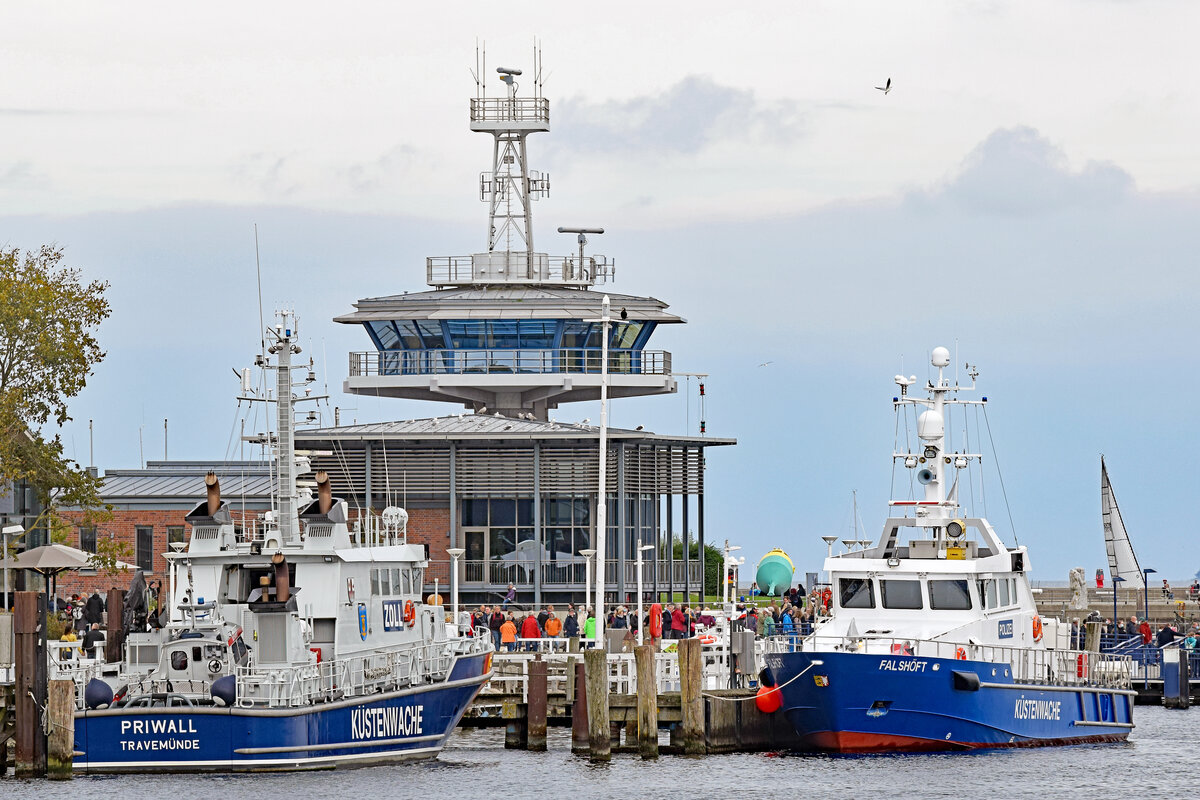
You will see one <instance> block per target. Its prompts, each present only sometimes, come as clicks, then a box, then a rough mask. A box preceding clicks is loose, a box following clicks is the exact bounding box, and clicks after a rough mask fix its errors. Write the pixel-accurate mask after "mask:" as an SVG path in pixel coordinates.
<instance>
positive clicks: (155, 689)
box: [71, 312, 492, 773]
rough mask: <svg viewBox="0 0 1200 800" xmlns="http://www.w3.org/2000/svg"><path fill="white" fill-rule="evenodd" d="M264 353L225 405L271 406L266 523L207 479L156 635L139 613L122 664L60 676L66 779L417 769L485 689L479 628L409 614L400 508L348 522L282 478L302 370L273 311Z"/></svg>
mask: <svg viewBox="0 0 1200 800" xmlns="http://www.w3.org/2000/svg"><path fill="white" fill-rule="evenodd" d="M266 342H267V345H269V348H268V350H267V353H264V354H263V355H262V357H261V358H259V364H260V366H263V367H264V368H266V369H267V370H269V371H273V372H274V373H275V383H274V386H273V389H272V390H271V391H268V390H266V389H265V388H264V389H263V390H261V391H255V390H253V389H252V388H251V386H250V380H249V371H248V370H247V371H245V372H243V378H242V390H243V395H244V397H243V398H242V399H243V400H266V401H268V402H276V407H277V411H278V413H277V415H276V416H277V425H276V431H275V432H274V433H273V434H270V435H269V436H268V437H267V441H268V442H269V443H270V445H271V446H272V448H273V450H274V454H275V465H276V468H277V473H276V479H277V480H276V494H277V497H276V502H275V509H274V510H272V511H270V512H267V513H266V514H265V515H263V516H262V517H261V518H254V519H252V518H248V517H239V516H237V515H236V513H235V509H234V508H232V507H231V504H230V503H228V502H226V501H224V500H222V499H221V496H220V486H219V484H218V482H217V479H216V476H215V475H214V474H211V473H210V474H209V476H208V478H207V479H206V484H207V498H206V500H205V501H204V502H202V503H200V504H199V505H198V506H197V507H196V508H195V510H193V511H192V512H191V513H190V514H189V515H188V517H187V522H188V523H189V524H190V526H191V537H190V541H189V542H188V544H187V546H186V549H184V548H180V549H178V550H177V551H176V552H173V553H169V554H168V558H169V560H170V562H171V583H172V587H171V591H170V597H171V598H172V602H171V614H170V620H169V622H168V624H166V625H164V626H163V627H161V628H159V629H157V630H152V629H149V628H148V626H146V625H145V623H144V622H143V621H141V620H144V619H145V615H144V614H142V615H141V616H140V619H139V621H138V622H137V623H136V624H135V625H134V626H133V628H132V630H131V631H130V632H129V633H128V636H127V639H126V641H125V651H124V652H125V659H124V661H123V662H121V663H119V664H116V665H103V664H100V663H97V662H79V663H80V666H79V667H77V668H75V669H74V671H73V673H71V674H73V675H74V677H75V680H76V683H77V689H78V691H77V696H78V698H79V707H78V711H77V712H76V715H75V750H76V756H75V760H74V766H75V769H76V770H78V771H81V772H88V773H95V772H150V771H239V770H253V771H258V770H293V769H315V768H329V767H335V766H340V765H345V764H373V763H381V762H387V761H399V760H406V759H421V758H431V757H433V756H435V755H436V754H437V753H438V752H439V751H440V750H441V748H442V747H443V745H444V744H445V742H446V739H447V737H448V736H449V734H450V733H451V731H452V730H453V729H454V727H455V726H456V725H457V723H458V722H459V720H460V719H461V717H462V715H463V713H464V711H465V710H466V709H467V706H468V705H469V704H470V702H471V701H472V699H473V698H474V697H475V695H476V694H477V693H478V691H479V689H480V688H481V686H482V685H483V683H484V682H485V681H487V679H488V678H489V677H490V674H491V659H492V646H491V640H490V638H489V637H488V636H487V635H486V631H481V632H479V633H482V634H484V635H480V636H475V635H472V634H473V633H475V632H472V631H466V632H464V633H463V635H459V632H458V631H457V630H454V629H452V628H451V627H450V626H448V625H447V624H446V621H445V609H443V608H442V607H440V606H431V605H426V604H424V603H422V601H421V590H422V587H423V585H424V571H425V569H426V567H427V566H428V564H429V561H428V554H427V552H426V550H425V547H424V546H423V545H419V544H410V543H408V541H407V537H406V531H405V522H406V519H407V515H406V514H405V513H404V511H403V510H402V509H399V508H389V509H387V510H385V511H384V512H383V514H382V515H381V516H380V517H376V516H373V515H370V514H367V515H365V516H360V517H359V518H358V519H357V520H355V521H351V520H350V519H349V516H350V515H349V509H348V506H347V503H346V502H345V501H343V500H340V499H337V498H335V497H333V494H332V490H331V487H330V484H329V480H328V478H327V476H326V475H325V474H324V473H323V472H318V473H316V475H315V476H314V477H315V480H314V481H312V482H308V483H306V482H304V481H298V476H299V475H303V474H304V473H306V472H308V470H309V467H308V461H307V459H306V458H305V457H304V456H303V455H301V454H297V453H296V451H295V447H294V440H293V432H294V426H295V420H296V417H295V413H296V412H295V406H296V404H297V402H300V401H301V400H303V399H306V396H307V395H308V393H307V392H304V393H301V392H299V391H298V390H299V389H301V388H303V387H304V386H305V382H303V381H302V382H301V383H299V384H297V383H296V382H295V381H294V379H293V372H294V371H295V370H298V369H302V370H305V371H308V369H309V365H308V364H305V365H302V366H293V362H292V356H293V355H294V354H297V353H299V352H300V348H299V346H298V344H297V342H298V335H297V331H296V319H295V316H294V314H292V313H291V312H282V313H281V314H280V315H279V317H278V321H277V324H276V325H275V326H274V327H272V328H269V329H268V330H267V339H266ZM308 374H309V382H311V381H312V375H311V372H308ZM298 395H299V397H297V396H298ZM308 399H313V398H311V397H308ZM197 489H199V487H197ZM136 580H137V579H135V583H136ZM133 600H134V602H135V603H136V598H133ZM134 616H138V615H136V614H135V615H134Z"/></svg>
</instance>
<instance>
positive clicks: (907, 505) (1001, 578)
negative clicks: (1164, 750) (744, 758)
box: [761, 347, 1134, 753]
mask: <svg viewBox="0 0 1200 800" xmlns="http://www.w3.org/2000/svg"><path fill="white" fill-rule="evenodd" d="M932 363H933V366H934V367H935V368H936V370H937V379H936V382H934V381H932V380H931V381H928V383H927V385H926V387H925V389H926V392H927V395H928V396H927V397H921V398H919V397H912V396H909V391H908V390H909V387H910V386H912V384H913V383H915V381H916V379H915V378H914V377H907V378H906V377H904V376H902V375H898V376H896V379H895V380H896V383H897V385H898V386H899V395H898V396H896V397H894V398H893V405H894V406H895V410H896V413H897V414H898V415H904V416H907V415H909V414H911V415H912V416H914V417H915V422H916V434H917V436H916V439H915V441H914V442H913V446H910V445H909V444H908V443H906V445H905V448H903V449H902V448H897V450H898V452H894V453H893V456H892V457H893V463H894V464H896V465H899V466H903V467H904V468H905V469H906V470H907V471H908V475H910V476H911V477H910V480H909V481H903V483H905V484H907V485H909V486H911V487H913V493H912V495H911V497H910V499H902V500H892V501H891V513H890V516H889V519H888V520H887V522H886V523H885V524H884V526H883V532H882V536H881V537H880V539H879V540H878V541H877V542H875V543H873V545H872V546H870V547H863V549H861V550H851V551H849V552H845V553H842V554H840V555H836V556H831V557H830V558H828V559H827V560H826V562H825V568H826V570H828V573H829V578H830V591H829V593H828V594H827V595H825V597H826V598H828V599H827V601H826V602H827V603H828V606H829V607H828V616H827V617H826V618H825V619H824V621H822V622H820V623H819V624H817V625H816V626H815V628H814V630H813V632H812V634H811V635H809V636H807V637H805V638H803V639H800V640H791V641H789V640H777V642H776V643H775V646H774V648H773V649H775V650H776V651H777V652H770V653H767V654H766V655H765V656H764V661H765V664H766V667H765V668H764V670H763V672H762V675H761V677H762V679H763V684H764V686H767V687H774V688H775V689H777V690H778V692H779V695H778V696H777V697H778V700H779V713H782V714H784V715H786V717H787V719H788V720H789V721H790V723H791V724H792V726H793V727H794V728H795V729H796V732H797V733H798V734H799V736H800V739H801V741H802V743H803V746H804V747H807V748H810V749H814V750H821V751H830V752H840V753H871V752H903V751H923V750H957V749H973V748H982V747H1018V746H1039V745H1065V744H1076V743H1082V742H1112V741H1120V740H1123V739H1126V738H1127V737H1128V735H1129V732H1130V730H1131V729H1132V728H1133V700H1134V692H1133V691H1131V690H1130V687H1129V684H1130V677H1131V674H1132V663H1131V661H1130V659H1129V658H1128V657H1124V656H1116V655H1106V654H1100V653H1097V652H1085V651H1077V650H1072V649H1070V626H1069V624H1068V623H1060V622H1059V621H1057V620H1052V619H1045V620H1043V619H1041V618H1040V617H1039V616H1038V613H1037V608H1036V606H1035V604H1034V597H1033V593H1032V591H1031V589H1030V585H1029V579H1028V575H1029V570H1030V558H1029V553H1028V551H1027V548H1026V547H1025V546H1024V545H1021V546H1012V547H1009V546H1007V545H1006V544H1005V543H1004V542H1003V541H1002V540H1001V538H1000V537H999V536H998V535H997V533H996V531H995V530H994V529H993V527H992V525H991V524H989V522H988V521H987V520H986V519H985V518H983V517H969V516H964V515H963V514H962V510H961V508H960V506H959V502H958V493H959V481H960V478H962V479H963V480H964V482H966V481H968V480H969V479H970V475H971V473H970V471H969V470H968V468H969V467H970V466H971V465H972V464H974V463H979V462H981V458H982V457H981V455H980V454H973V453H969V452H967V451H966V449H963V448H958V449H951V447H950V442H949V440H948V437H947V430H948V429H950V426H948V424H947V415H948V414H950V412H951V410H952V408H958V409H960V410H959V411H957V412H955V413H956V420H955V422H956V425H961V422H962V421H964V420H965V419H966V418H967V409H968V408H969V407H970V406H972V405H974V406H975V407H976V408H975V409H971V411H972V412H974V411H977V410H981V411H982V413H983V414H985V415H986V405H985V404H986V403H987V398H986V397H983V398H982V399H980V400H967V399H960V398H959V395H960V393H962V392H967V391H972V390H974V389H975V384H976V377H977V376H978V370H976V369H975V368H973V367H970V366H967V371H968V374H969V375H970V378H971V384H970V386H962V387H960V386H959V385H958V383H957V381H956V382H955V383H954V384H953V385H952V384H951V382H950V381H949V379H948V378H946V377H945V375H944V370H945V368H946V367H947V366H949V364H950V355H949V352H948V351H947V350H946V348H943V347H939V348H936V349H935V350H934V351H933V357H932ZM972 416H973V415H972ZM985 420H986V416H985ZM957 429H958V430H961V429H962V428H961V427H957ZM904 430H906V427H905V424H902V423H901V421H900V420H898V424H897V431H898V432H899V431H904ZM963 441H964V443H967V442H970V443H974V442H975V441H977V439H976V438H971V437H967V438H964V440H963ZM902 474H903V473H902ZM948 482H949V483H950V486H949V489H947V488H946V487H947V483H948ZM918 494H920V495H921V496H919V497H918V496H917V495H918Z"/></svg>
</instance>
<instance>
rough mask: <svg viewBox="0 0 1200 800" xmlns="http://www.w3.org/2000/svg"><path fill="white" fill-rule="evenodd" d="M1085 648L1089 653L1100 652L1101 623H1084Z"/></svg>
mask: <svg viewBox="0 0 1200 800" xmlns="http://www.w3.org/2000/svg"><path fill="white" fill-rule="evenodd" d="M1083 649H1084V650H1087V651H1088V652H1089V653H1099V652H1100V623H1099V622H1088V623H1086V624H1085V625H1084V636H1083Z"/></svg>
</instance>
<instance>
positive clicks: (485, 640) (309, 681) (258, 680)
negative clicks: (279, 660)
mask: <svg viewBox="0 0 1200 800" xmlns="http://www.w3.org/2000/svg"><path fill="white" fill-rule="evenodd" d="M489 649H491V637H490V634H489V632H488V631H487V629H486V628H479V629H477V630H476V631H475V635H474V636H463V637H458V638H453V639H447V640H445V641H438V642H430V643H428V644H421V645H415V646H413V645H410V646H406V647H396V648H390V649H387V650H375V651H372V652H369V653H361V654H358V655H353V656H347V657H345V658H339V659H336V660H333V661H324V662H321V663H317V664H305V665H303V666H299V667H282V668H280V669H264V668H262V667H253V666H252V667H248V668H239V669H238V671H237V673H236V675H237V701H236V702H237V704H238V705H239V706H241V707H243V708H250V707H255V706H266V707H296V706H305V705H311V704H313V703H320V702H329V701H333V700H341V699H343V698H346V697H359V696H362V695H368V694H373V693H377V692H388V691H394V690H396V689H401V688H405V687H409V686H414V685H421V684H429V683H435V682H437V681H440V680H443V679H444V678H445V677H446V676H447V675H449V674H450V669H451V667H453V665H454V661H455V659H457V658H458V657H459V656H463V655H472V654H476V653H485V652H487V651H488V650H489Z"/></svg>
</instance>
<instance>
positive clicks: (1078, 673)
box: [1075, 653, 1088, 678]
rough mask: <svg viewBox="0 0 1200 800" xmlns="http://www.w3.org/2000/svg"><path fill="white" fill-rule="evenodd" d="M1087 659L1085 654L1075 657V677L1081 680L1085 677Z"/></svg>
mask: <svg viewBox="0 0 1200 800" xmlns="http://www.w3.org/2000/svg"><path fill="white" fill-rule="evenodd" d="M1087 668H1088V659H1087V655H1086V654H1085V653H1080V654H1079V655H1077V656H1075V677H1076V678H1083V677H1085V676H1086V675H1087Z"/></svg>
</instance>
